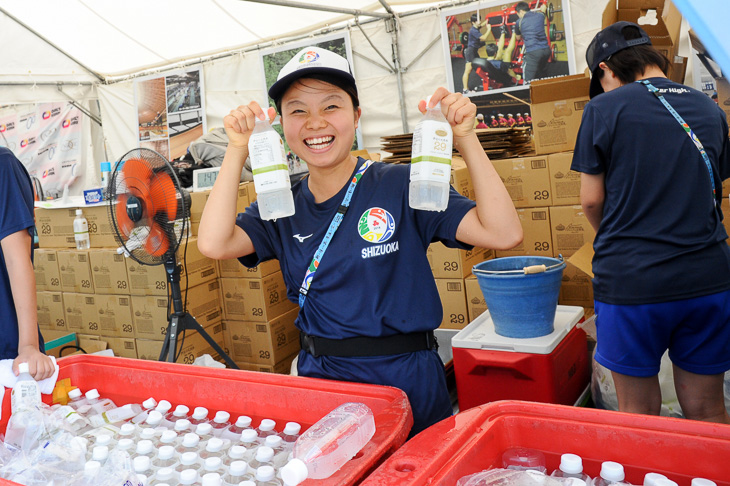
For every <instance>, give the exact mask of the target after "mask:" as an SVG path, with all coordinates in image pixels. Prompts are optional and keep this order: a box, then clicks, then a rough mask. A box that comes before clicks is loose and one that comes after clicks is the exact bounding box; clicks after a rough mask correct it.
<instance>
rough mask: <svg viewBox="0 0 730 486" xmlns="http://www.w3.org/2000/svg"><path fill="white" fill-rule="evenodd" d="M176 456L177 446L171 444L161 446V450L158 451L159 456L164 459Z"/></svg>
mask: <svg viewBox="0 0 730 486" xmlns="http://www.w3.org/2000/svg"><path fill="white" fill-rule="evenodd" d="M174 456H175V448H174V447H172V446H170V445H166V446H162V447H160V450H159V451H158V452H157V457H159V458H160V459H162V460H163V461H166V460H167V459H172V458H173V457H174Z"/></svg>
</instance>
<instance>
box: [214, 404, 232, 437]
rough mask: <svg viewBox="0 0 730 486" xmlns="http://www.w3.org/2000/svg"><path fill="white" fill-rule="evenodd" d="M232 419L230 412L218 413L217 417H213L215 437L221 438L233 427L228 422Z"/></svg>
mask: <svg viewBox="0 0 730 486" xmlns="http://www.w3.org/2000/svg"><path fill="white" fill-rule="evenodd" d="M230 418H231V414H230V413H228V412H224V411H223V410H221V411H219V412H216V414H215V417H213V422H211V424H210V425H211V426H212V427H213V435H214V436H215V437H221V435H222V434H223V432H225V430H226V429H228V427H230V426H231V423H230V422H229V421H228V420H229V419H230Z"/></svg>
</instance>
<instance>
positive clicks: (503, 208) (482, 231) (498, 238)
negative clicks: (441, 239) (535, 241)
mask: <svg viewBox="0 0 730 486" xmlns="http://www.w3.org/2000/svg"><path fill="white" fill-rule="evenodd" d="M439 101H440V102H441V108H442V111H444V112H445V116H446V119H447V120H448V121H449V123H450V124H451V126H452V130H453V133H454V146H455V147H456V149H457V150H458V151H459V153H460V154H461V156H462V157H463V158H464V161H465V162H466V165H467V167H468V169H469V175H470V176H471V179H472V183H473V184H474V195H475V200H476V203H477V206H476V208H473V209H471V210H469V212H468V213H466V215H465V216H464V218H463V219H462V220H461V222H460V223H459V226H458V228H457V230H456V239H457V240H459V241H461V242H462V243H466V244H468V245H473V246H478V247H481V248H492V249H495V250H508V249H510V248H514V247H515V246H517V245H518V244H520V242H521V241H522V237H523V234H522V226H521V225H520V220H519V217H518V216H517V211H516V210H515V206H514V204H513V203H512V199H511V198H510V196H509V193H508V192H507V189H506V188H505V187H504V184H503V183H502V179H501V178H500V177H499V174H497V171H496V170H495V169H494V166H493V165H492V163H491V162H490V160H489V157H487V154H486V153H485V152H484V149H483V148H482V146H481V144H480V143H479V139H478V138H477V136H476V133H475V132H474V128H473V127H474V124H473V119H474V117H475V115H476V105H474V103H472V102H471V101H469V98H466V97H464V96H462V95H461V94H459V93H449V92H448V90H446V89H445V88H438V89H437V90H436V92H435V93H434V94H433V96H432V97H431V103H432V104H435V103H438V102H439ZM419 109H420V110H421V112H425V109H426V104H425V102H421V103H420V104H419Z"/></svg>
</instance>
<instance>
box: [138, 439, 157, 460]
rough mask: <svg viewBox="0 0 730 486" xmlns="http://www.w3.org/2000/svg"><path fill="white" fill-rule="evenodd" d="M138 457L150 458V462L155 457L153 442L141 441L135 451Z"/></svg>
mask: <svg viewBox="0 0 730 486" xmlns="http://www.w3.org/2000/svg"><path fill="white" fill-rule="evenodd" d="M134 452H135V454H136V455H137V457H141V456H146V457H149V459H150V461H152V458H153V457H154V455H155V450H154V447H153V444H152V441H151V440H146V439H144V440H141V441H139V442H137V448H136V449H135V451H134Z"/></svg>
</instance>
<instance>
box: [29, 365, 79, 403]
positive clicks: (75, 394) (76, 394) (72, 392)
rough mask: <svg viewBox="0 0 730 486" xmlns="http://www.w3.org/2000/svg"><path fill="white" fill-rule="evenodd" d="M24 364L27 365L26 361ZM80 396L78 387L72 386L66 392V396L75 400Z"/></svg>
mask: <svg viewBox="0 0 730 486" xmlns="http://www.w3.org/2000/svg"><path fill="white" fill-rule="evenodd" d="M21 364H23V363H21ZM25 364H26V365H27V364H28V363H25ZM18 368H20V365H18ZM80 396H81V390H80V389H79V388H74V389H73V390H70V391H69V392H68V397H69V398H70V399H72V400H76V399H77V398H79V397H80Z"/></svg>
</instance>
